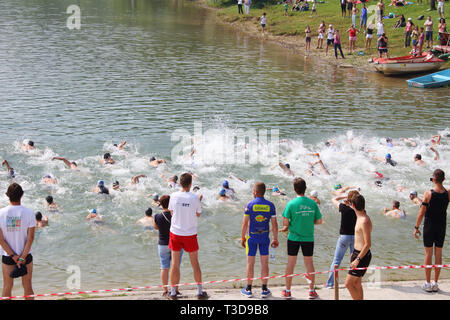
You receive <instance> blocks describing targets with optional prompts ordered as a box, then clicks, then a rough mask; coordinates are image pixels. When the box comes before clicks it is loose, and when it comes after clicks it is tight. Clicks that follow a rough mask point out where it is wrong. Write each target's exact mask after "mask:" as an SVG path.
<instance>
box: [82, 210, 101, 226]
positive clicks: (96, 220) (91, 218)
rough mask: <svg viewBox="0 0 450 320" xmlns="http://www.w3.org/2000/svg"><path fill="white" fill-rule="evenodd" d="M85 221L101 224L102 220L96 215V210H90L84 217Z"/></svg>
mask: <svg viewBox="0 0 450 320" xmlns="http://www.w3.org/2000/svg"><path fill="white" fill-rule="evenodd" d="M86 221H92V222H93V223H96V224H103V223H104V221H103V218H102V217H101V216H100V215H99V214H98V213H97V210H96V209H91V210H90V211H89V214H88V215H87V217H86Z"/></svg>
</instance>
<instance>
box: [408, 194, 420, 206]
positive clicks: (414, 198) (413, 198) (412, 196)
mask: <svg viewBox="0 0 450 320" xmlns="http://www.w3.org/2000/svg"><path fill="white" fill-rule="evenodd" d="M409 199H411V201H412V202H414V204H416V205H419V206H420V205H421V204H422V199H420V198H419V197H418V196H417V191H411V192H410V193H409Z"/></svg>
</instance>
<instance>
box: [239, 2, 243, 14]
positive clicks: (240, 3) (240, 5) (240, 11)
mask: <svg viewBox="0 0 450 320" xmlns="http://www.w3.org/2000/svg"><path fill="white" fill-rule="evenodd" d="M238 14H244V10H242V0H238Z"/></svg>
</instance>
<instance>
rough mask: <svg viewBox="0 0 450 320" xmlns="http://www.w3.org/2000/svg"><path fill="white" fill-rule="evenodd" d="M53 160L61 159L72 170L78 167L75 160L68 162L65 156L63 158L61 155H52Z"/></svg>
mask: <svg viewBox="0 0 450 320" xmlns="http://www.w3.org/2000/svg"><path fill="white" fill-rule="evenodd" d="M53 160H61V161H63V162H64V164H65V165H66V166H67V167H68V168H69V169H72V170H76V169H78V165H77V163H76V162H75V161H72V162H70V161H69V160H67V159H66V158H63V157H53V158H52V161H53Z"/></svg>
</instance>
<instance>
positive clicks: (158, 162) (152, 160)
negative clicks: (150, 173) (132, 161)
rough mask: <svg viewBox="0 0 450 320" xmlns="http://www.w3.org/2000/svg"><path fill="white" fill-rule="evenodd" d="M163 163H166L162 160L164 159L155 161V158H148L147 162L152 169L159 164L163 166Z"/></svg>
mask: <svg viewBox="0 0 450 320" xmlns="http://www.w3.org/2000/svg"><path fill="white" fill-rule="evenodd" d="M163 163H166V160H164V159H156V158H155V157H151V158H150V161H149V164H150V165H151V166H152V167H155V168H156V167H158V166H159V165H160V164H163Z"/></svg>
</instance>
